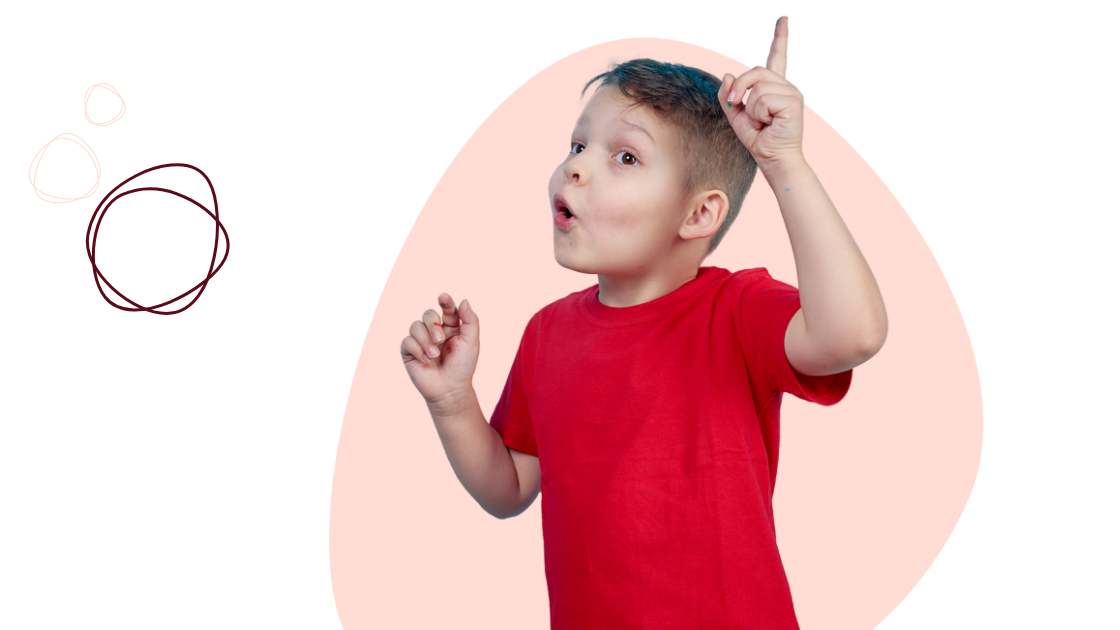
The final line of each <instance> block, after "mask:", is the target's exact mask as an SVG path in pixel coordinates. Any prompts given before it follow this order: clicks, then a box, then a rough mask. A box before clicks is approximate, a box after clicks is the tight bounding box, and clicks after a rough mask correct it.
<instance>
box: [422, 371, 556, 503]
mask: <svg viewBox="0 0 1120 630" xmlns="http://www.w3.org/2000/svg"><path fill="white" fill-rule="evenodd" d="M428 408H429V411H431V414H432V420H434V421H435V424H436V431H437V432H438V433H439V437H440V440H441V441H442V442H443V450H444V452H445V453H447V459H448V461H450V462H451V468H452V470H454V471H455V475H456V476H457V477H458V478H459V482H460V483H462V484H463V487H464V488H466V489H467V492H468V493H470V495H471V496H472V497H474V500H475V501H478V504H479V505H481V506H482V509H484V510H486V511H487V512H489V513H490V514H492V515H493V516H495V517H497V518H510V517H513V516H517V515H518V514H521V513H522V512H524V511H525V510H526V509H527V508H528V507H529V506H530V505H531V504H532V503H533V501H534V500H535V499H536V497H537V494H538V493H539V492H540V460H539V459H537V457H535V456H533V455H529V454H528V453H522V452H520V451H517V450H513V449H510V448H508V447H507V446H506V445H505V444H504V443H503V442H502V436H501V435H499V434H498V432H497V431H496V430H494V427H492V426H490V423H489V422H487V421H486V417H485V416H484V415H483V414H482V408H481V406H480V405H479V404H478V399H477V397H476V396H475V392H474V388H471V389H470V390H469V392H468V393H467V395H466V396H465V399H464V400H463V401H461V403H460V404H459V405H458V406H457V411H450V412H449V411H446V410H443V409H441V408H439V407H437V406H434V405H432V404H429V405H428Z"/></svg>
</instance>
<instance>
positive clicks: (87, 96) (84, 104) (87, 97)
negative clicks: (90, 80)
mask: <svg viewBox="0 0 1120 630" xmlns="http://www.w3.org/2000/svg"><path fill="white" fill-rule="evenodd" d="M97 87H102V89H104V90H109V91H110V92H112V93H113V94H115V95H116V98H118V99H120V100H121V111H119V112H116V118H114V119H113V120H110V121H109V122H94V121H93V119H92V118H90V94H93V91H94V90H96V89H97ZM82 111H84V112H85V121H86V122H88V123H90V124H96V126H97V127H109V126H110V124H112V123H114V122H116V121H118V120H120V119H122V118H124V98H123V96H121V93H120V92H118V91H116V89H114V87H113V86H112V85H110V84H108V83H95V84H93V85H91V86H90V87H88V90H86V91H85V100H84V101H83V102H82Z"/></svg>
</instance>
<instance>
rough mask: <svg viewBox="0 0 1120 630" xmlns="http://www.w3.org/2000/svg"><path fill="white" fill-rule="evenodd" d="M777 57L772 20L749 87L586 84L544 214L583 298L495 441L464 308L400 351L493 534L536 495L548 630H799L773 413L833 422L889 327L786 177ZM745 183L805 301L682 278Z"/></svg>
mask: <svg viewBox="0 0 1120 630" xmlns="http://www.w3.org/2000/svg"><path fill="white" fill-rule="evenodd" d="M787 34H788V24H787V23H786V20H784V19H779V21H778V25H777V26H776V27H775V36H774V43H773V45H772V47H771V52H770V57H769V60H768V62H767V67H766V68H757V67H756V68H754V69H752V70H750V71H748V72H746V73H744V74H743V75H742V76H740V77H738V78H735V77H733V76H731V75H725V77H724V79H723V82H722V84H721V83H719V82H718V81H717V80H716V79H715V77H714V76H712V75H710V74H708V73H706V72H703V71H699V70H696V69H693V68H687V67H684V66H678V65H672V64H662V63H659V62H655V61H652V60H648V59H638V60H632V61H629V62H627V63H624V64H621V65H616V66H615V67H614V68H612V69H611V70H610V71H608V72H606V73H604V74H602V75H599V76H597V77H595V78H594V79H592V80H591V81H590V82H589V83H588V84H587V87H590V85H591V84H592V83H594V82H595V81H597V80H599V79H603V83H602V84H601V85H600V86H599V87H598V88H596V91H595V93H594V95H593V98H592V99H591V100H590V101H589V102H588V104H587V106H586V108H585V109H584V111H583V115H582V116H581V117H580V119H579V121H578V122H577V124H576V127H575V130H574V132H573V135H572V149H571V152H570V153H569V155H568V156H567V157H566V158H565V161H564V162H563V163H562V164H561V165H560V166H559V167H558V168H557V169H556V172H555V173H554V175H553V177H552V179H551V181H550V183H549V196H550V198H552V200H553V208H552V211H553V219H554V228H553V235H554V243H553V245H554V251H555V256H556V260H557V262H558V263H560V264H561V265H562V266H564V267H566V268H568V269H572V270H574V271H579V272H582V273H594V274H597V275H598V278H599V283H598V285H596V286H593V287H590V288H588V289H585V290H583V291H579V292H577V293H573V294H571V295H569V296H567V297H565V298H563V299H560V300H557V301H556V302H553V303H552V304H549V305H548V306H546V307H545V308H543V309H541V310H540V311H539V312H537V313H536V314H535V315H534V316H533V317H532V319H530V321H529V323H528V324H527V326H526V328H525V332H524V334H523V336H522V340H521V345H520V347H519V349H518V351H517V355H516V357H515V359H514V363H513V366H512V368H511V370H510V374H509V377H508V379H507V381H506V384H505V389H504V391H503V392H502V396H501V399H500V400H499V402H498V404H497V406H496V408H495V410H494V413H493V416H492V417H491V420H490V423H489V424H488V423H487V421H486V418H485V416H483V413H482V410H481V408H480V406H479V404H478V400H477V398H476V397H475V393H474V389H473V388H472V386H471V376H472V375H473V373H474V368H475V364H476V362H477V359H478V349H479V341H478V339H479V337H478V335H479V318H478V316H477V315H476V314H475V312H474V311H473V310H472V309H471V307H470V304H469V303H468V302H467V301H466V300H464V301H463V302H462V304H461V305H460V307H459V308H458V309H456V307H455V303H454V302H453V301H452V299H451V296H449V295H448V294H446V293H445V294H443V295H441V296H440V297H439V302H440V305H441V307H442V309H443V313H442V321H441V314H440V313H437V312H436V311H434V310H429V311H427V312H426V313H425V314H424V316H423V319H422V320H420V321H416V322H414V323H413V324H412V328H411V329H410V335H409V336H408V337H406V338H405V339H404V341H403V342H402V344H401V355H402V357H403V359H404V363H405V367H406V368H407V370H408V373H409V376H410V377H411V378H412V381H413V383H414V385H415V386H416V387H417V389H419V390H420V392H421V393H422V394H423V396H424V398H425V400H426V401H427V403H428V407H429V410H430V411H431V414H432V418H433V419H434V421H435V424H436V429H437V431H438V433H439V436H440V439H441V440H442V442H443V446H444V449H445V451H446V453H447V456H448V459H449V460H450V462H451V466H452V468H453V469H454V471H455V473H456V475H457V476H458V477H459V480H460V481H461V482H462V483H463V485H464V487H465V488H466V489H467V491H468V492H469V493H470V494H471V496H473V497H474V498H475V499H476V500H477V501H478V502H479V504H480V505H481V506H482V507H483V509H485V510H486V511H487V512H489V513H490V514H493V515H494V516H496V517H498V518H508V517H511V516H515V515H517V514H520V513H521V512H523V511H524V510H525V509H526V508H528V506H529V505H530V504H531V503H532V502H533V500H535V498H536V495H537V494H538V492H542V493H543V494H542V499H541V516H542V526H543V530H544V532H543V533H544V551H545V573H546V578H547V582H548V591H549V602H550V610H551V619H552V628H554V629H555V630H559V629H569V628H570V629H576V628H759V629H762V628H765V629H767V630H773V629H775V628H797V627H798V626H797V620H796V616H795V615H794V610H793V602H792V599H791V597H790V592H789V585H788V582H787V580H786V575H785V571H784V569H783V567H782V563H781V559H780V557H779V554H778V547H777V543H776V539H775V532H774V518H773V511H772V502H771V500H772V496H773V488H774V479H775V475H776V473H777V462H778V435H779V434H778V412H779V408H780V405H781V397H782V393H783V392H789V393H792V394H794V395H796V396H798V397H799V398H802V399H805V400H809V401H813V402H818V403H820V404H824V405H831V404H835V403H836V402H838V401H839V400H840V399H841V398H843V397H844V395H845V394H846V393H847V390H848V387H849V384H850V382H851V375H852V372H851V370H852V368H853V367H855V366H856V365H859V364H861V363H863V362H864V361H866V360H867V359H868V358H870V357H871V356H873V355H874V354H875V353H876V352H877V351H878V350H879V348H880V347H881V346H882V344H883V342H884V340H885V337H886V329H887V319H886V311H885V308H884V306H883V302H882V298H881V296H880V294H879V290H878V287H877V286H876V283H875V280H874V277H873V276H872V274H871V271H870V269H869V268H868V266H867V263H866V262H865V261H864V259H863V256H862V255H861V254H860V251H859V249H858V248H857V247H856V244H855V242H854V241H853V240H852V237H851V235H850V234H849V233H848V231H847V228H846V227H845V226H844V223H843V221H842V220H841V219H840V216H839V215H838V214H837V212H836V209H835V208H834V207H833V205H832V203H831V201H830V200H829V199H828V196H827V195H826V194H825V191H824V189H823V188H822V187H821V185H820V183H819V182H818V181H817V179H816V176H815V175H814V174H813V172H812V170H811V169H810V168H809V166H808V164H807V163H806V162H805V160H804V157H803V155H802V152H801V136H802V120H803V119H802V116H803V104H802V103H803V101H802V96H801V94H800V92H798V91H797V88H795V87H794V86H793V85H792V84H790V83H789V82H788V81H786V80H785V79H784V75H785V59H786V41H787ZM586 89H587V88H586V87H585V88H584V90H585V91H586ZM748 90H749V91H750V94H749V95H748V94H747V92H748ZM723 103H726V107H725V106H723V105H722V104H723ZM756 169H761V170H762V173H763V175H764V176H765V177H766V180H767V182H768V183H769V184H770V186H771V188H773V190H774V192H775V194H776V195H777V198H778V202H779V205H780V208H781V212H782V216H783V218H784V219H785V223H786V227H787V230H788V232H789V235H790V242H791V244H792V247H793V252H794V257H795V260H796V263H797V276H798V281H799V285H800V293H799V292H798V290H797V289H794V288H793V287H791V286H789V285H788V284H784V283H781V282H778V281H776V280H774V279H772V278H771V277H770V276H769V274H768V273H767V272H766V270H765V269H764V268H758V269H747V270H743V271H739V272H735V273H731V272H729V271H727V270H725V269H720V268H718V267H702V266H700V263H701V262H703V260H704V258H705V257H706V256H707V255H708V254H709V253H710V252H711V251H712V249H714V248H715V246H716V245H717V244H718V243H719V241H720V239H721V238H722V236H723V234H724V233H726V231H727V228H728V227H729V226H730V225H731V222H732V220H733V219H734V218H735V216H736V214H737V213H738V210H739V208H740V206H741V204H742V201H743V198H744V196H745V195H746V192H747V189H748V188H749V186H750V182H751V180H752V179H753V176H754V173H755V170H756ZM437 346H440V347H442V351H441V350H439V349H438V348H437Z"/></svg>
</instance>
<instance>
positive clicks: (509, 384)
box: [490, 319, 539, 457]
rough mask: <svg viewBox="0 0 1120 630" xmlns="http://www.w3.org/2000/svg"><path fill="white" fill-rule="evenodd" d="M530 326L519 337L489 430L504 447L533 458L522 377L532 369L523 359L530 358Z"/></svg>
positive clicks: (534, 450)
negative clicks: (492, 429)
mask: <svg viewBox="0 0 1120 630" xmlns="http://www.w3.org/2000/svg"><path fill="white" fill-rule="evenodd" d="M533 322H534V320H532V319H531V320H529V324H528V325H527V326H526V327H525V332H524V333H523V334H522V336H521V344H520V345H519V346H518V348H517V354H516V355H515V356H514V358H513V365H512V366H511V367H510V369H509V376H508V377H506V385H505V388H503V389H502V396H501V398H499V399H498V404H497V406H495V407H494V413H493V414H492V415H491V416H490V426H492V427H494V430H495V431H497V432H498V435H500V436H502V442H503V443H504V444H505V445H506V446H508V447H510V448H512V449H515V450H518V451H521V452H523V453H528V454H530V455H537V439H536V435H535V433H534V432H533V422H532V418H531V417H530V416H529V401H528V397H527V396H526V395H525V392H526V389H527V388H526V380H527V379H526V377H527V376H531V375H529V374H527V373H526V367H530V368H531V365H532V362H531V361H529V360H528V357H527V355H531V354H532V352H531V350H532V348H531V346H532V343H533V335H532V332H531V331H532V329H533ZM538 457H539V456H538Z"/></svg>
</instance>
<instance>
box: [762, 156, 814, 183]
mask: <svg viewBox="0 0 1120 630" xmlns="http://www.w3.org/2000/svg"><path fill="white" fill-rule="evenodd" d="M807 168H809V162H808V161H806V160H805V155H804V154H803V153H796V154H792V155H786V156H783V157H780V158H775V159H773V160H765V161H762V160H760V161H758V170H760V171H762V176H763V177H765V178H766V181H767V182H769V183H770V185H771V186H777V185H780V183H781V181H782V180H785V179H789V178H792V177H795V176H796V175H797V174H798V173H799V172H802V171H804V170H805V169H807Z"/></svg>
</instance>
